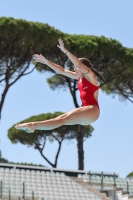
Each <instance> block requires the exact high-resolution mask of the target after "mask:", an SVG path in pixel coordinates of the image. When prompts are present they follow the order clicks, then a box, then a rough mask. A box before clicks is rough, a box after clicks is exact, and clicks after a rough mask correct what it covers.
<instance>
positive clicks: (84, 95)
mask: <svg viewBox="0 0 133 200" xmlns="http://www.w3.org/2000/svg"><path fill="white" fill-rule="evenodd" d="M78 89H79V91H80V98H81V101H82V106H89V105H97V106H98V108H99V105H98V102H97V101H96V99H95V97H94V93H95V91H96V90H98V89H99V86H96V85H93V84H92V83H90V82H89V81H88V80H87V79H86V78H85V77H83V79H82V82H79V81H78Z"/></svg>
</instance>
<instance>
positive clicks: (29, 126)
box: [15, 122, 35, 133]
mask: <svg viewBox="0 0 133 200" xmlns="http://www.w3.org/2000/svg"><path fill="white" fill-rule="evenodd" d="M15 128H16V129H18V130H19V129H20V130H24V131H26V132H27V133H33V132H34V131H35V127H34V126H33V123H32V122H30V123H23V124H16V125H15Z"/></svg>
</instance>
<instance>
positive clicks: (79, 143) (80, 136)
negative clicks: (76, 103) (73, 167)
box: [77, 125, 84, 170]
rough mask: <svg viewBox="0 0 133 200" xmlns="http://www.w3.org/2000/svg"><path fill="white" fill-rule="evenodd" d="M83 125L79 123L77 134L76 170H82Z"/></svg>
mask: <svg viewBox="0 0 133 200" xmlns="http://www.w3.org/2000/svg"><path fill="white" fill-rule="evenodd" d="M83 140H84V126H82V125H79V129H78V134H77V147H78V170H84V149H83V143H84V141H83Z"/></svg>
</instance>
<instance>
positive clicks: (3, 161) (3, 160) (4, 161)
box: [0, 150, 9, 163]
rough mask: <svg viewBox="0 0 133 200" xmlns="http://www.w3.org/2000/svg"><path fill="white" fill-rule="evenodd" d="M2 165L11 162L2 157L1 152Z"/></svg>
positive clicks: (0, 161)
mask: <svg viewBox="0 0 133 200" xmlns="http://www.w3.org/2000/svg"><path fill="white" fill-rule="evenodd" d="M0 163H9V161H8V160H7V159H6V158H3V157H2V152H1V150H0Z"/></svg>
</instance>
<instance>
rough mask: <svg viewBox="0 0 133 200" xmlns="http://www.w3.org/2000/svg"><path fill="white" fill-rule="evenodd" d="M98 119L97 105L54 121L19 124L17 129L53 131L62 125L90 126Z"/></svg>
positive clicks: (69, 113) (86, 107) (61, 116)
mask: <svg viewBox="0 0 133 200" xmlns="http://www.w3.org/2000/svg"><path fill="white" fill-rule="evenodd" d="M98 117H99V109H98V107H97V106H96V105H90V106H84V107H80V108H76V109H74V110H72V111H69V112H67V113H65V114H63V115H60V116H58V117H56V118H54V119H50V120H45V121H39V122H30V123H24V124H17V125H16V126H15V127H16V128H17V129H23V130H26V129H27V130H26V131H27V132H34V130H35V129H37V130H52V129H54V128H58V127H60V126H62V125H74V124H82V125H89V124H90V123H92V122H94V121H96V120H97V119H98ZM28 129H29V131H28Z"/></svg>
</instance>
